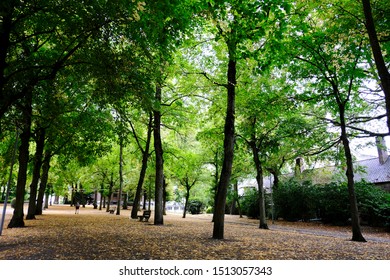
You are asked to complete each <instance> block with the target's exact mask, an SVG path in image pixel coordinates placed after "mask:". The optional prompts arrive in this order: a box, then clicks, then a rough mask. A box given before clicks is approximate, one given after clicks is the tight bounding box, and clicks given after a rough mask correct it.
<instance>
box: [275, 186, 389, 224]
mask: <svg viewBox="0 0 390 280" xmlns="http://www.w3.org/2000/svg"><path fill="white" fill-rule="evenodd" d="M355 191H356V197H357V201H358V208H359V213H360V217H361V221H362V222H364V223H366V224H368V225H371V226H386V227H389V228H390V194H388V193H386V192H385V191H383V190H382V189H380V188H378V187H376V186H375V185H373V184H370V183H367V182H364V181H362V182H357V183H356V184H355ZM273 197H274V204H275V210H276V215H277V217H281V218H283V219H285V220H288V221H297V220H309V219H313V218H319V219H321V220H322V221H323V222H324V223H331V224H335V225H345V224H347V223H348V221H349V219H350V217H351V214H350V209H349V198H348V187H347V184H346V183H337V182H332V183H329V184H326V185H312V184H311V183H310V182H298V181H296V180H294V179H292V180H289V181H286V182H283V183H281V184H280V186H279V188H278V189H276V190H274V194H273Z"/></svg>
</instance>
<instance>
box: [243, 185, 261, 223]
mask: <svg viewBox="0 0 390 280" xmlns="http://www.w3.org/2000/svg"><path fill="white" fill-rule="evenodd" d="M240 203H241V212H242V214H243V215H246V216H248V217H249V218H258V217H259V215H260V206H259V192H258V191H257V190H256V189H253V188H250V189H247V190H245V192H244V196H243V197H242V198H241V200H240Z"/></svg>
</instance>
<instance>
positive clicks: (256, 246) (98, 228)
mask: <svg viewBox="0 0 390 280" xmlns="http://www.w3.org/2000/svg"><path fill="white" fill-rule="evenodd" d="M0 210H1V208H0ZM7 212H8V211H7ZM129 215H130V211H129V210H122V211H121V215H119V216H117V215H115V214H114V215H111V214H109V213H106V212H105V211H99V210H95V209H92V207H89V206H88V207H87V208H81V209H80V214H78V215H75V214H74V209H73V208H71V207H69V206H53V207H50V209H48V210H45V211H44V215H42V216H37V219H36V220H28V221H26V227H24V228H14V229H6V228H5V229H4V230H3V236H0V259H27V260H28V259H50V260H51V259H60V260H61V259H63V260H65V259H92V260H99V259H100V260H115V259H139V260H146V259H166V260H171V259H183V260H186V259H195V260H213V259H214V260H218V259H219V260H220V259H223V260H225V259H226V260H234V259H242V260H262V259H278V260H290V259H298V260H306V259H314V260H328V259H332V260H339V259H345V260H354V259H364V260H367V259H373V260H389V259H390V234H389V233H385V232H381V231H378V230H375V229H372V228H364V236H365V237H366V238H367V240H368V241H369V242H367V243H359V242H351V241H349V239H350V236H351V233H350V229H349V228H348V227H330V226H323V225H320V224H315V223H312V224H310V223H286V222H280V221H277V222H275V224H272V223H269V226H270V230H260V229H258V221H256V220H251V219H247V218H239V217H237V216H230V215H227V216H226V218H225V221H226V223H225V239H224V240H214V239H212V238H211V235H212V223H211V215H196V216H192V215H188V216H187V218H186V219H182V218H181V215H175V214H168V215H167V216H165V217H164V226H154V225H153V218H152V219H151V220H150V221H149V222H148V223H144V222H139V221H137V220H131V219H129ZM10 217H11V213H9V212H8V215H7V219H8V220H9V219H10ZM152 217H153V216H152ZM6 225H7V221H6V223H5V226H6Z"/></svg>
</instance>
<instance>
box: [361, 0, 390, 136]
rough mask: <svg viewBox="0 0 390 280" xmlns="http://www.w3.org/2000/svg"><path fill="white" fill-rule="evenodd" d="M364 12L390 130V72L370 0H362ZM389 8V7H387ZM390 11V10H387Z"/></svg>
mask: <svg viewBox="0 0 390 280" xmlns="http://www.w3.org/2000/svg"><path fill="white" fill-rule="evenodd" d="M362 5H363V12H364V17H365V27H366V30H367V33H368V37H369V39H370V45H371V49H372V53H373V56H374V61H375V65H376V68H377V72H378V76H379V79H380V82H381V88H382V90H383V92H384V94H385V101H386V113H387V127H388V130H389V132H390V72H389V69H388V67H387V66H386V62H385V59H384V55H383V52H382V49H381V45H380V43H381V42H380V39H379V38H378V34H377V31H376V28H375V21H374V17H373V13H372V8H371V1H370V0H362ZM387 8H388V7H387ZM387 12H389V10H388V11H387Z"/></svg>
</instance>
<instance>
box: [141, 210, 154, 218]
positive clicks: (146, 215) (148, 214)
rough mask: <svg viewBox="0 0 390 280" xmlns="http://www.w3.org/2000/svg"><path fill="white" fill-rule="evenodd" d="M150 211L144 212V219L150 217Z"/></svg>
mask: <svg viewBox="0 0 390 280" xmlns="http://www.w3.org/2000/svg"><path fill="white" fill-rule="evenodd" d="M151 212H152V211H150V210H145V211H144V213H143V216H144V217H150V213H151Z"/></svg>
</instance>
